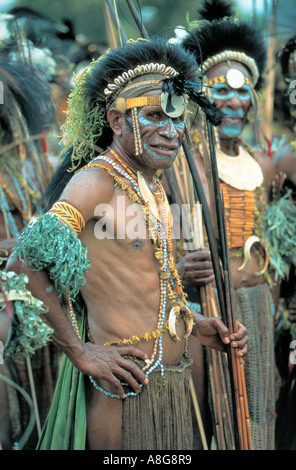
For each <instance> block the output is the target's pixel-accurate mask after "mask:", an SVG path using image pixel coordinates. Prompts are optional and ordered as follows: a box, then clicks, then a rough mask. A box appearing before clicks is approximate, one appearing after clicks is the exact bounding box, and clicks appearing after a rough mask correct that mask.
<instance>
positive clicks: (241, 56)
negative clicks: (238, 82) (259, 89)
mask: <svg viewBox="0 0 296 470" xmlns="http://www.w3.org/2000/svg"><path fill="white" fill-rule="evenodd" d="M229 59H230V60H231V59H232V60H236V61H237V62H242V63H243V64H244V65H246V67H248V68H249V69H250V70H251V73H252V77H253V86H255V85H256V83H257V82H258V79H259V71H258V67H257V65H256V62H255V60H254V59H252V58H251V57H249V56H247V55H246V54H245V53H244V52H238V51H224V52H221V53H220V54H216V55H214V56H213V57H210V58H209V59H207V60H206V61H205V62H204V63H203V65H202V71H203V72H206V71H207V70H209V69H210V68H212V67H213V66H214V65H217V64H219V63H220V62H223V61H224V60H229Z"/></svg>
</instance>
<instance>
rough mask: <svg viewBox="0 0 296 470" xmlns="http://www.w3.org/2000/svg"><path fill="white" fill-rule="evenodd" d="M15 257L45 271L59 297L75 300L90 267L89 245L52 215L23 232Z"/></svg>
mask: <svg viewBox="0 0 296 470" xmlns="http://www.w3.org/2000/svg"><path fill="white" fill-rule="evenodd" d="M14 256H17V257H18V258H19V259H21V260H22V261H28V262H29V263H30V264H31V265H32V266H34V268H35V269H36V270H37V271H41V270H42V269H46V270H47V272H48V274H49V276H50V278H51V279H52V281H53V282H54V285H55V288H56V290H57V293H58V295H59V297H63V295H65V293H69V294H70V297H71V299H72V300H74V299H75V298H76V296H77V295H78V293H79V290H80V288H81V286H82V285H83V284H84V283H85V278H84V273H85V272H86V271H87V270H88V268H89V266H90V264H89V261H88V258H87V248H86V246H85V245H84V244H83V243H82V242H81V241H80V240H79V238H77V236H76V234H75V232H74V231H73V230H72V229H71V228H70V227H69V226H68V225H67V224H64V223H62V224H61V221H60V219H59V218H58V217H57V216H56V215H55V214H51V213H46V214H44V215H42V216H41V217H38V218H37V219H35V220H33V221H32V222H31V223H30V224H29V225H28V226H27V227H26V228H25V230H24V231H23V232H22V234H21V236H20V238H19V242H18V245H17V247H16V248H15V249H14Z"/></svg>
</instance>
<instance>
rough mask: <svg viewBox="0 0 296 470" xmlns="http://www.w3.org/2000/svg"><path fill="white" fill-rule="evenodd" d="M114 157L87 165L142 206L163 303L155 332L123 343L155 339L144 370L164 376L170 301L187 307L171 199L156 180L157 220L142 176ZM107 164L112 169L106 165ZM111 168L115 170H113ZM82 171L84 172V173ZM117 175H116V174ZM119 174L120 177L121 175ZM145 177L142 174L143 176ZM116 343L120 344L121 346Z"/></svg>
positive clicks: (112, 395)
mask: <svg viewBox="0 0 296 470" xmlns="http://www.w3.org/2000/svg"><path fill="white" fill-rule="evenodd" d="M110 152H111V154H112V155H113V156H114V158H115V159H116V162H114V161H113V160H111V159H110V158H108V157H106V156H105V155H100V156H98V157H97V158H95V159H94V160H93V161H92V162H91V163H89V164H88V165H86V166H84V167H83V168H82V169H85V168H92V167H99V168H101V169H104V170H105V171H107V172H108V174H109V175H110V176H111V177H112V178H113V179H114V182H115V183H116V184H117V185H118V186H119V187H120V188H121V189H122V190H123V191H126V192H127V195H128V197H129V198H130V199H131V200H132V201H133V202H137V203H139V204H141V206H142V208H143V211H144V215H145V220H146V225H147V228H148V232H149V236H150V239H151V240H152V242H153V244H154V247H155V257H156V258H157V260H158V262H159V272H160V275H159V288H160V304H159V311H158V319H157V326H156V328H155V330H153V331H151V332H147V333H144V334H142V335H135V336H132V337H130V338H128V339H123V340H122V341H121V342H120V343H121V344H135V343H137V342H139V341H141V340H146V341H149V340H151V339H154V347H153V352H152V355H151V358H150V359H149V360H147V361H146V362H147V364H146V365H145V366H144V367H143V369H142V370H143V371H144V372H145V374H146V376H147V377H148V376H149V375H150V374H151V373H152V372H153V371H154V370H155V369H156V368H157V367H160V371H161V375H163V374H164V366H163V364H162V358H163V343H162V339H163V335H164V333H165V331H166V330H167V329H168V322H166V321H165V316H166V312H167V301H168V300H169V301H170V304H171V306H172V307H178V306H179V305H180V304H182V305H185V306H186V305H187V301H186V298H185V294H184V292H183V288H182V284H181V279H180V277H179V274H178V271H177V268H176V264H175V260H174V256H173V244H172V238H171V220H170V218H169V210H168V207H167V200H166V197H165V192H164V189H163V187H162V185H161V183H160V181H159V180H158V179H157V178H154V182H155V184H156V185H157V187H158V189H157V191H156V192H155V193H151V195H152V196H153V198H154V199H155V203H156V204H157V205H158V208H159V215H160V218H159V220H158V218H157V217H155V215H154V213H153V212H151V211H150V208H149V201H147V200H145V199H146V198H145V197H143V194H142V193H141V190H140V187H139V177H140V175H139V174H138V175H136V173H135V172H134V171H133V170H131V169H130V168H129V167H128V166H127V165H126V164H125V163H124V162H123V161H122V160H121V159H120V157H119V156H118V155H117V154H116V153H115V152H114V151H113V150H111V149H110ZM105 163H107V164H108V165H110V166H106V165H105ZM110 167H111V168H110ZM82 169H81V170H82ZM81 170H79V171H81ZM113 170H115V172H116V173H117V174H116V173H114V171H113ZM118 175H119V176H118ZM141 176H142V175H141ZM121 177H123V178H124V179H125V180H127V181H128V182H129V183H130V184H129V185H128V184H127V183H126V182H125V181H124V180H123V179H122V178H121ZM69 307H70V314H71V317H72V323H73V327H74V329H75V330H76V332H77V333H78V334H79V332H78V327H77V323H76V321H75V316H74V312H73V308H72V307H71V306H70V305H69ZM120 343H118V342H116V344H120ZM110 344H115V343H114V342H109V343H105V346H107V345H110ZM186 347H187V338H186ZM90 380H91V382H92V383H93V385H94V386H95V388H96V389H97V390H99V391H101V392H103V393H104V394H106V395H108V396H110V397H113V398H119V396H118V395H117V394H111V393H110V392H107V391H106V390H104V389H103V388H102V387H100V386H99V385H98V384H97V383H96V381H95V380H94V378H93V377H90ZM134 395H137V394H136V393H134V392H128V393H127V394H126V396H134Z"/></svg>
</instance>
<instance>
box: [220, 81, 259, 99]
mask: <svg viewBox="0 0 296 470" xmlns="http://www.w3.org/2000/svg"><path fill="white" fill-rule="evenodd" d="M211 95H212V98H213V99H214V100H231V99H232V98H233V97H234V96H235V95H236V96H237V97H238V99H239V100H240V101H247V100H250V99H251V98H252V90H251V87H250V85H247V84H245V85H243V86H242V87H241V88H238V89H234V88H230V87H229V86H228V85H227V84H226V83H216V84H215V85H212V87H211Z"/></svg>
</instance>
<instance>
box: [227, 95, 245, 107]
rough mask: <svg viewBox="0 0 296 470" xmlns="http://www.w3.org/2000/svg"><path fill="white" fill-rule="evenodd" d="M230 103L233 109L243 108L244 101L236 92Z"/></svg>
mask: <svg viewBox="0 0 296 470" xmlns="http://www.w3.org/2000/svg"><path fill="white" fill-rule="evenodd" d="M229 103H230V106H231V108H233V109H238V108H241V107H242V103H241V101H240V100H239V98H238V96H237V94H236V93H234V96H233V97H232V98H231V100H230V101H229Z"/></svg>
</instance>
